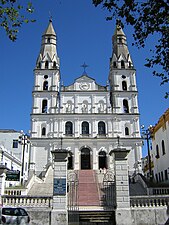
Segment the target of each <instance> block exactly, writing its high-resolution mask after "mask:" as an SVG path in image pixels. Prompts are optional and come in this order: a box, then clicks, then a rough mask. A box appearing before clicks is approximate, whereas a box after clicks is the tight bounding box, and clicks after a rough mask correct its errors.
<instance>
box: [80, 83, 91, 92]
mask: <svg viewBox="0 0 169 225" xmlns="http://www.w3.org/2000/svg"><path fill="white" fill-rule="evenodd" d="M80 89H81V90H88V89H89V84H88V83H86V82H84V83H81V84H80Z"/></svg>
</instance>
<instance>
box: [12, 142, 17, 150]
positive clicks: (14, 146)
mask: <svg viewBox="0 0 169 225" xmlns="http://www.w3.org/2000/svg"><path fill="white" fill-rule="evenodd" d="M12 148H18V140H13V145H12Z"/></svg>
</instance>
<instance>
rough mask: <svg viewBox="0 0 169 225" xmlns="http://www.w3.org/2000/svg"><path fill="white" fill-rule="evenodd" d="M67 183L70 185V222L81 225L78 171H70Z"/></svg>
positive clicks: (68, 203)
mask: <svg viewBox="0 0 169 225" xmlns="http://www.w3.org/2000/svg"><path fill="white" fill-rule="evenodd" d="M67 185H68V194H67V207H68V224H69V225H79V207H78V174H77V171H68V175H67Z"/></svg>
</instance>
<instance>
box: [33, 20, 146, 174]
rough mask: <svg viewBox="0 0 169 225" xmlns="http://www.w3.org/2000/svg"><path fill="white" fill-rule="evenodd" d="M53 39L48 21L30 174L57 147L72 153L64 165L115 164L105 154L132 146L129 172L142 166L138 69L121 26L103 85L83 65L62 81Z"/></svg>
mask: <svg viewBox="0 0 169 225" xmlns="http://www.w3.org/2000/svg"><path fill="white" fill-rule="evenodd" d="M56 39H57V38H56V33H55V30H54V28H53V24H52V21H50V22H49V25H48V27H47V29H46V31H45V32H44V34H43V36H42V43H41V49H40V53H39V55H38V58H37V62H36V67H35V69H34V87H33V95H32V96H33V107H32V113H31V145H32V147H31V156H30V174H31V173H35V174H37V175H40V174H41V173H42V172H43V171H44V170H46V168H47V167H48V165H50V164H51V162H52V156H51V151H53V150H55V149H59V148H64V149H67V150H69V151H70V152H71V154H70V156H69V160H68V169H74V170H99V169H104V168H106V169H109V168H111V169H113V168H114V159H113V156H110V155H109V153H110V151H112V150H113V149H115V148H117V147H118V146H121V147H123V148H126V149H127V150H129V151H130V153H129V155H128V166H129V173H130V174H131V175H132V174H133V173H136V172H138V171H141V157H142V140H141V135H140V126H139V107H138V91H137V84H136V71H135V69H134V66H133V62H132V59H131V56H130V53H129V50H128V47H127V41H126V36H125V34H124V32H123V30H122V28H121V26H120V25H119V24H117V26H116V29H115V32H114V35H113V38H112V46H113V48H112V49H113V50H112V56H111V59H110V72H109V75H107V78H108V80H109V84H108V85H106V86H103V85H99V84H97V82H96V81H95V79H93V78H91V77H90V76H89V75H88V74H87V73H86V71H85V64H84V73H83V74H82V75H80V76H79V77H78V78H77V79H75V81H74V83H73V84H71V85H68V86H64V85H61V80H60V59H59V57H58V53H57V46H56V42H57V41H56ZM104 76H105V75H104ZM62 77H64V75H63V76H62Z"/></svg>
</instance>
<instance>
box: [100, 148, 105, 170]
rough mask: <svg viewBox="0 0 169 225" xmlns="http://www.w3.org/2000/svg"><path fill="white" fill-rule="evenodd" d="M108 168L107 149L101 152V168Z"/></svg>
mask: <svg viewBox="0 0 169 225" xmlns="http://www.w3.org/2000/svg"><path fill="white" fill-rule="evenodd" d="M105 168H107V156H106V152H105V151H101V152H99V169H105Z"/></svg>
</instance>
